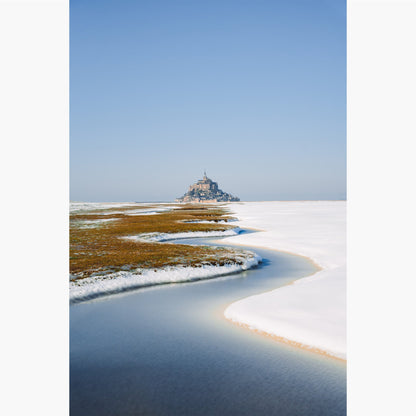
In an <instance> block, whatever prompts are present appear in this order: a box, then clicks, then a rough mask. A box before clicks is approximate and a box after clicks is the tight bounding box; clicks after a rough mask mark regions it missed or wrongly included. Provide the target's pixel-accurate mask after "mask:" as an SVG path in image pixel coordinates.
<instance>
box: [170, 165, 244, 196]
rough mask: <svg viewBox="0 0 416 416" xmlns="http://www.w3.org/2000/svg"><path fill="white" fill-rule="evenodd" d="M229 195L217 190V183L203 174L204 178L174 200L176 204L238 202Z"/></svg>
mask: <svg viewBox="0 0 416 416" xmlns="http://www.w3.org/2000/svg"><path fill="white" fill-rule="evenodd" d="M239 200H240V198H237V197H235V196H233V195H231V194H227V193H226V192H224V191H222V190H221V189H219V188H218V184H217V182H214V181H212V180H211V179H209V178H208V177H207V174H206V172H204V177H203V178H202V179H200V180H199V181H198V182H196V183H195V184H193V185H191V186H190V187H189V190H188V192H187V193H186V194H185V195H183V196H181V197H180V198H177V199H176V202H234V201H239Z"/></svg>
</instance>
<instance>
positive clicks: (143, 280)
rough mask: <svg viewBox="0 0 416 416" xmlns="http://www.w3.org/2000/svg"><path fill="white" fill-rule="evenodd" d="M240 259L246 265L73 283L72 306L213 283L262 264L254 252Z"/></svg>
mask: <svg viewBox="0 0 416 416" xmlns="http://www.w3.org/2000/svg"><path fill="white" fill-rule="evenodd" d="M238 257H239V259H240V260H242V264H225V265H223V266H213V265H201V266H200V267H190V266H186V267H179V266H178V267H166V268H163V269H158V270H145V269H136V270H135V271H133V272H127V271H121V272H116V273H112V274H108V275H103V276H94V277H88V278H85V279H80V280H75V281H71V282H70V295H69V298H70V302H71V303H76V302H81V301H85V300H90V299H93V298H96V297H100V296H105V295H110V294H114V293H119V292H124V291H127V290H132V289H138V288H142V287H147V286H154V285H160V284H168V283H182V282H191V281H196V280H202V279H211V278H213V277H218V276H224V275H227V274H231V273H237V272H240V271H243V270H247V269H249V268H251V267H255V266H257V265H258V264H259V263H260V262H261V257H260V256H258V255H257V254H255V253H252V252H250V251H244V252H243V253H242V254H241V255H240V256H238Z"/></svg>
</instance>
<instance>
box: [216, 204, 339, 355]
mask: <svg viewBox="0 0 416 416" xmlns="http://www.w3.org/2000/svg"><path fill="white" fill-rule="evenodd" d="M229 208H230V209H231V210H232V211H233V212H234V213H235V214H236V215H237V216H238V217H239V219H240V221H239V222H238V225H239V226H241V227H247V228H255V229H259V230H263V232H258V233H249V234H242V235H239V236H236V237H233V238H232V239H230V240H229V242H230V243H237V244H244V245H250V246H257V247H267V248H271V249H276V250H281V251H288V252H292V253H295V254H300V255H303V256H307V257H309V258H311V259H312V260H313V261H314V262H315V263H317V264H318V265H320V266H321V267H322V269H323V270H322V271H320V272H318V273H316V274H314V275H312V276H310V277H307V278H304V279H300V280H297V281H296V282H295V284H293V285H289V286H285V287H282V288H279V289H276V290H273V291H271V292H268V293H264V294H261V295H256V296H251V297H248V298H246V299H243V300H240V301H238V302H235V303H233V304H231V305H230V306H229V307H228V308H227V309H226V310H225V312H224V314H225V317H226V318H228V319H230V320H232V321H235V322H238V323H240V324H245V325H248V326H249V327H251V328H254V329H258V330H260V331H263V332H266V333H268V334H271V335H276V336H278V337H282V338H286V339H288V340H290V341H295V342H297V343H301V344H303V345H305V346H308V347H312V348H318V349H320V350H322V351H325V352H327V353H329V354H331V355H334V356H336V357H340V358H344V359H345V358H346V244H345V243H346V241H345V240H346V236H345V234H346V233H345V229H346V223H345V220H346V203H345V201H302V202H300V201H299V202H298V201H293V202H247V203H244V204H241V203H240V204H230V206H229ZM227 240H228V239H225V240H224V242H228V241H227Z"/></svg>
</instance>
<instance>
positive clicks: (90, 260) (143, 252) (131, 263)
mask: <svg viewBox="0 0 416 416" xmlns="http://www.w3.org/2000/svg"><path fill="white" fill-rule="evenodd" d="M164 206H166V205H164ZM151 207H152V208H155V207H156V206H155V205H153V206H151ZM123 208H124V209H120V208H111V209H108V210H105V212H106V213H107V212H114V211H118V213H114V214H107V215H106V214H104V213H103V212H102V211H101V210H95V211H94V213H91V214H90V213H88V214H86V213H75V214H72V215H71V217H70V220H71V221H70V224H71V226H70V272H71V274H72V278H74V279H79V278H84V277H88V276H91V275H92V274H94V273H100V274H104V273H109V272H114V271H118V270H130V269H135V268H146V269H148V268H160V267H165V266H179V265H183V266H185V265H188V266H189V265H193V266H197V265H202V264H216V265H222V264H225V263H236V260H235V257H236V251H235V250H232V249H226V248H214V247H208V246H189V245H177V244H168V243H149V242H142V241H131V240H126V239H123V238H121V237H126V236H132V235H138V234H142V233H154V232H158V233H182V232H193V231H224V230H227V229H230V228H233V227H232V226H230V225H228V224H216V223H215V221H220V220H227V219H230V217H228V216H227V211H226V210H225V209H224V208H219V207H217V206H200V205H199V206H195V205H190V204H189V205H184V206H181V207H176V208H174V207H173V206H172V210H171V211H166V212H160V213H158V214H156V215H128V212H129V211H131V210H137V209H141V208H143V209H148V208H150V206H146V207H144V206H143V205H137V206H134V205H132V206H129V207H123ZM119 211H123V212H125V213H120V212H119ZM111 218H115V219H117V221H111V222H104V223H101V224H99V225H97V226H94V227H90V228H83V227H81V226H80V225H79V224H80V223H81V222H82V221H85V220H88V221H89V220H100V219H111ZM200 220H210V221H211V220H213V222H212V223H209V224H206V223H205V224H200V223H192V222H188V223H187V222H185V221H200Z"/></svg>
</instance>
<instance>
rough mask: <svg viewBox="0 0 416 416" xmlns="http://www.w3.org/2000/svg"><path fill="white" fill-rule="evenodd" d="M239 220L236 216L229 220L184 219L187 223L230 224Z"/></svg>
mask: <svg viewBox="0 0 416 416" xmlns="http://www.w3.org/2000/svg"><path fill="white" fill-rule="evenodd" d="M235 221H238V220H237V219H236V218H230V219H229V220H227V221H225V220H217V221H215V220H185V221H182V222H183V223H185V224H228V223H230V222H235Z"/></svg>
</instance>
